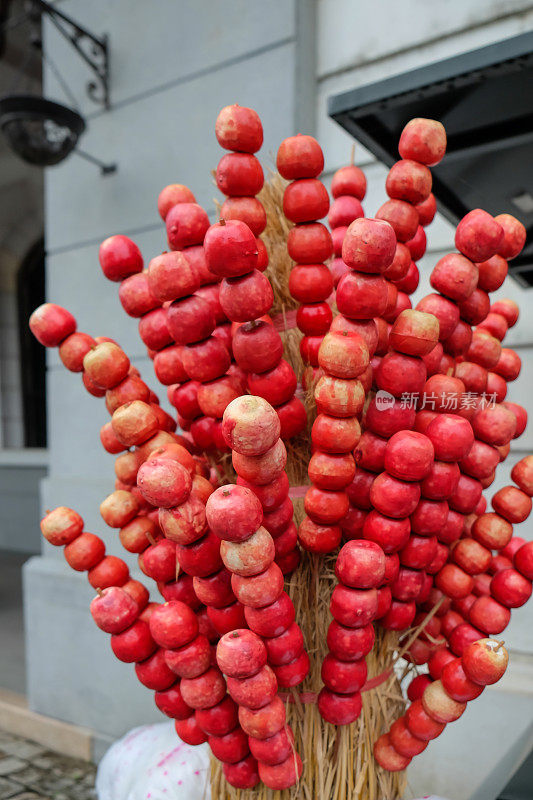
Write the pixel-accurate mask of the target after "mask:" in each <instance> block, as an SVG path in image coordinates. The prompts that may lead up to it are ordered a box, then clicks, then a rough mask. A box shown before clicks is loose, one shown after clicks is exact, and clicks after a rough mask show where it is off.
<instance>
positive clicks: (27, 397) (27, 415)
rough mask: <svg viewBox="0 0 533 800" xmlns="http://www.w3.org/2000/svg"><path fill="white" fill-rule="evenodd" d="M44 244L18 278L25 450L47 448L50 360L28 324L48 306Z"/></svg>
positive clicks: (36, 247) (31, 252) (28, 259)
mask: <svg viewBox="0 0 533 800" xmlns="http://www.w3.org/2000/svg"><path fill="white" fill-rule="evenodd" d="M44 263H45V262H44V241H43V239H40V240H39V241H38V242H36V243H35V244H34V245H33V247H32V248H31V249H30V250H29V252H28V253H27V255H26V256H25V258H24V260H23V261H22V264H21V265H20V268H19V271H18V275H17V305H18V327H19V341H20V369H21V387H22V413H23V419H24V445H25V447H46V356H45V349H44V347H43V346H42V345H40V344H39V342H38V341H37V339H36V338H35V337H34V336H33V335H32V333H31V331H30V329H29V327H28V320H29V318H30V314H31V313H32V311H33V310H34V309H35V308H37V306H39V305H41V303H44V295H45V270H44Z"/></svg>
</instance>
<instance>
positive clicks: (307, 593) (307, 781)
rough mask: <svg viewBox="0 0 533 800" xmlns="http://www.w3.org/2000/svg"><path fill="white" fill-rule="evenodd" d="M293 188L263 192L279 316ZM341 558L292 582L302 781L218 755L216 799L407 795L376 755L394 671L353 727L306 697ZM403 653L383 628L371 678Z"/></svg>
mask: <svg viewBox="0 0 533 800" xmlns="http://www.w3.org/2000/svg"><path fill="white" fill-rule="evenodd" d="M285 186H286V181H284V180H283V179H282V178H281V177H280V175H279V174H277V173H273V172H272V173H271V174H270V177H269V180H268V182H267V183H265V186H264V188H263V190H262V192H261V194H260V195H259V199H260V200H261V202H262V203H263V205H264V207H265V210H266V212H267V219H268V223H267V227H266V229H265V232H264V234H263V240H264V242H265V244H266V246H267V248H268V252H269V259H270V263H269V266H268V268H267V271H266V275H267V277H268V278H269V280H270V283H271V284H272V287H273V289H274V305H273V308H272V315H284V314H287V313H288V312H289V311H292V310H293V309H295V308H296V307H297V305H298V304H297V303H296V302H295V301H294V300H293V298H292V297H291V296H290V293H289V290H288V282H289V274H290V271H291V269H292V266H293V262H292V261H291V259H290V258H289V255H288V253H287V235H288V233H289V230H290V227H291V223H289V222H288V220H287V219H286V218H285V216H284V214H283V211H282V198H283V191H284V188H285ZM281 336H282V338H283V342H284V350H285V352H284V356H285V358H286V359H287V361H289V363H290V364H291V366H292V367H293V369H294V371H295V372H296V374H297V376H298V378H299V380H300V381H301V380H302V378H303V377H304V370H305V368H304V364H303V362H302V359H301V357H300V350H299V343H300V339H301V336H302V334H301V333H300V331H299V330H298V328H296V327H294V328H290V327H289V328H288V329H287V330H285V331H282V332H281ZM310 373H311V374H310ZM311 375H312V372H311V371H309V372H308V373H307V375H306V376H305V377H307V379H308V380H307V384H309V379H310V377H311ZM302 399H303V400H304V402H305V405H306V408H307V414H308V429H307V431H306V432H305V433H304V434H303V435H302V436H300V437H298V438H296V439H293V440H292V441H290V442H287V453H288V460H287V467H286V469H287V474H288V477H289V482H290V485H291V486H302V485H305V484H307V483H308V482H309V480H308V476H307V465H308V463H309V458H310V455H311V450H310V441H311V439H310V430H311V425H312V423H313V420H314V418H315V415H316V409H315V405H314V398H313V386H312V385H308V386H307V390H306V391H305V392H303V393H302ZM293 503H294V518H295V522H296V524H299V522H300V521H301V519H302V517H303V514H304V512H303V500H300V499H298V500H294V501H293ZM335 560H336V553H335V554H332V555H329V556H327V557H317V556H315V555H312V554H309V553H306V552H302V561H301V564H300V566H299V567H298V569H297V570H296V572H295V573H293V575H292V576H291V578H290V580H289V581H288V585H287V591H288V593H289V595H290V597H291V599H292V601H293V603H294V607H295V610H296V619H297V621H298V624H299V625H300V627H301V629H302V632H303V634H304V638H305V643H306V649H307V652H308V653H309V656H310V659H311V671H310V674H309V675H308V677H307V678H306V680H305V681H304V683H303V684H302V686H300V687H298V690H297V691H296V690H291V691H290V692H289V693H287V695H286V697H287V703H286V705H287V721H288V723H289V724H290V725H291V726H292V730H293V732H294V736H295V744H296V749H297V751H298V753H299V754H300V756H301V758H302V761H303V764H304V773H303V776H302V779H301V780H300V782H299V784H298V785H297V786H295V787H293V788H292V789H290V790H286V791H283V792H274V791H272V790H270V789H267V788H266V787H265V786H263V785H261V787H260V788H257V789H253V790H237V789H233V788H232V787H231V786H229V784H228V783H227V782H226V781H225V779H224V775H223V772H222V766H221V764H220V762H218V761H216V760H215V759H212V763H211V796H212V798H213V800H289V798H305V800H398V798H400V797H401V796H402V793H403V789H404V786H405V776H404V773H391V772H386V771H385V770H383V769H381V767H379V766H378V765H377V763H376V762H375V761H374V758H373V755H372V746H373V744H374V742H375V741H376V739H378V737H379V736H380V735H381V734H382V733H383V732H385V731H387V730H388V729H389V728H390V725H391V723H392V722H393V721H394V719H396V718H397V717H398V716H400V714H401V713H402V711H403V709H404V700H403V698H402V693H401V688H400V681H399V679H398V677H397V676H396V674H395V673H394V672H393V673H392V674H391V676H390V677H389V678H388V679H387V680H385V681H384V682H383V683H381V684H380V685H379V686H378V687H376V688H375V689H371V690H370V691H367V692H364V693H363V711H362V713H361V716H360V718H359V719H358V720H357V722H355V723H354V724H353V725H347V726H343V727H339V728H337V727H335V726H333V725H329V724H328V723H325V722H324V721H323V719H322V718H321V716H320V714H319V713H318V708H317V706H316V704H315V703H313V702H311V703H305V704H304V703H302V702H301V700H300V694H304V693H318V692H319V691H320V689H321V688H322V681H321V677H320V669H321V665H322V661H323V659H324V657H325V656H326V654H327V652H328V650H327V645H326V636H327V630H328V626H329V623H330V621H331V614H330V612H329V601H330V597H331V592H332V591H333V588H334V587H335V585H336V582H337V581H336V578H335V573H334V567H335ZM397 651H398V636H397V634H394V633H386V632H383V631H379V630H378V631H377V632H376V643H375V646H374V649H373V651H372V652H371V653H370V654H369V655H368V656H367V664H368V677H369V679H371V678H373V677H375V676H377V675H381V673H383V672H384V671H386V670H388V669H390V668H391V666H392V664H393V659H394V655H395V653H397Z"/></svg>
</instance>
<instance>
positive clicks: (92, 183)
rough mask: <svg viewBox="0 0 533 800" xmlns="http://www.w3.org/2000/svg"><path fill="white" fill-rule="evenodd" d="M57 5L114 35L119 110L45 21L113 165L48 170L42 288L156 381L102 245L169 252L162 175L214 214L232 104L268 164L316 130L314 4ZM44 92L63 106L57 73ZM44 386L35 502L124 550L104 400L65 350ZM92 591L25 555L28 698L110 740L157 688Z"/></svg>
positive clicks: (96, 148) (168, 0)
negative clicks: (104, 629) (76, 516)
mask: <svg viewBox="0 0 533 800" xmlns="http://www.w3.org/2000/svg"><path fill="white" fill-rule="evenodd" d="M61 8H62V10H63V11H64V12H66V13H68V14H72V16H73V17H75V18H76V19H77V20H79V21H80V22H81V23H82V24H84V25H86V26H87V27H88V28H89V29H91V30H93V31H94V32H95V33H103V32H105V33H107V34H108V35H109V39H110V53H111V71H112V77H111V100H112V108H111V110H110V111H102V110H100V109H99V108H98V107H96V106H94V104H91V101H90V100H89V99H88V98H87V97H86V96H85V94H84V86H85V83H86V81H87V79H88V78H89V74H88V73H87V71H86V69H85V67H84V66H83V64H82V62H81V61H79V60H78V59H77V57H76V56H75V55H74V54H73V51H72V50H71V49H69V47H68V46H67V45H66V44H65V43H64V42H63V41H62V40H61V39H60V37H59V36H58V35H57V33H56V32H55V31H54V30H53V29H52V28H50V26H46V30H45V48H46V50H47V51H48V52H50V53H53V58H54V61H55V62H56V64H58V66H59V68H60V69H61V71H62V73H63V74H65V75H67V76H68V80H69V84H70V86H71V88H72V89H73V90H74V91H75V92H76V94H77V97H78V98H79V99H80V101H81V110H82V112H83V113H84V114H86V115H87V116H88V131H87V133H86V135H85V136H84V138H83V140H82V142H81V146H82V148H83V149H85V150H87V151H88V152H90V153H93V154H94V155H95V156H97V157H99V158H101V159H104V160H108V161H116V162H117V163H118V171H117V172H116V173H115V174H114V175H111V176H109V177H105V178H103V177H101V175H100V173H99V171H98V170H97V169H96V168H95V167H93V166H91V165H90V164H87V163H86V162H85V161H83V160H82V159H80V158H78V157H76V156H75V155H73V156H72V157H71V158H69V159H68V160H67V161H66V162H64V163H63V164H62V165H60V166H58V167H55V168H54V169H51V170H49V171H48V172H47V174H46V186H45V192H46V250H47V297H48V299H50V300H53V301H54V302H57V303H60V304H62V305H65V306H67V307H68V308H69V309H70V310H71V311H72V312H73V313H74V314H75V316H76V317H77V319H78V323H79V329H80V330H85V331H87V332H89V333H91V334H93V335H98V334H102V335H107V336H111V337H113V338H115V339H116V340H117V341H118V342H120V344H121V345H122V346H123V347H124V348H125V350H126V351H127V352H128V354H129V355H130V356H131V357H132V360H133V363H135V364H136V365H137V366H138V367H139V368H140V369H141V371H142V374H143V377H144V378H145V380H147V381H148V382H149V383H150V384H151V385H152V387H153V388H157V387H156V385H155V384H156V381H155V379H154V378H153V372H152V366H151V363H150V362H149V361H148V359H147V358H146V355H145V349H144V346H143V345H142V343H141V341H140V339H139V337H138V334H137V323H136V322H135V321H134V320H132V319H129V318H127V317H126V316H125V314H124V313H123V311H122V309H121V307H120V304H119V302H118V297H117V289H116V287H115V286H113V285H111V284H109V282H108V281H107V280H106V279H105V278H104V277H103V275H102V273H101V270H100V267H99V265H98V244H99V243H100V241H101V240H102V239H104V238H105V237H106V236H109V235H110V234H113V233H118V232H121V233H127V234H128V235H130V236H131V237H132V238H133V239H134V240H135V241H136V242H137V243H138V244H139V246H140V247H141V250H142V251H143V253H144V256H145V260H146V261H148V260H149V259H150V258H151V257H153V256H154V255H155V254H157V253H158V252H161V250H162V249H164V248H165V246H166V242H165V233H164V227H163V225H162V224H161V221H160V219H159V217H158V215H157V208H156V200H157V195H158V192H159V191H160V190H161V189H162V188H163V186H165V185H166V184H167V183H171V182H175V181H178V182H181V183H186V184H187V185H189V186H190V187H191V188H192V189H193V191H194V192H195V194H196V196H197V199H198V201H199V202H200V203H202V204H203V205H204V206H205V207H206V209H207V210H208V211H209V212H213V211H214V201H213V198H214V196H215V195H216V194H217V191H216V188H215V187H214V186H213V181H212V176H211V170H212V169H213V168H214V167H216V164H217V161H218V159H219V158H220V156H221V154H222V151H221V149H220V148H219V146H218V144H217V142H216V139H215V136H214V124H215V119H216V116H217V114H218V111H219V110H220V109H221V108H222V107H223V106H224V105H226V104H228V103H232V102H238V103H240V104H242V105H250V106H253V107H254V108H256V109H257V111H258V112H259V114H260V115H261V117H262V120H263V124H264V129H265V143H264V146H263V149H262V151H261V154H260V157H261V159H262V161H263V165H264V166H265V167H267V166H268V165H269V164H272V163H273V162H272V154H275V151H276V149H277V145H278V143H279V141H281V139H283V138H284V137H285V136H287V135H290V134H292V133H294V132H296V131H297V130H300V129H302V130H305V129H309V127H310V125H311V124H312V120H313V118H314V108H313V104H312V102H310V99H309V98H312V96H313V95H312V90H313V69H312V67H311V68H309V65H310V64H311V65H312V60H313V57H314V47H313V40H312V39H310V38H309V37H310V36H311V33H312V29H313V15H312V14H311V12H312V10H313V8H312V4H311V5H310V4H308V3H305V2H297V1H296V0H290V1H289V2H287V0H273V2H270V3H269V4H268V13H265V6H264V4H263V3H260V2H259V1H258V0H252V2H250V0H231V2H229V3H219V2H212V0H197V2H195V3H193V4H192V3H188V2H185V0H180V2H176V0H158V2H156V3H149V4H145V3H133V4H132V3H131V2H126V0H115V1H114V2H109V1H108V0H95V2H92V3H90V4H89V3H84V2H82V0H65V2H64V3H62V6H61ZM304 67H305V68H304ZM45 93H46V94H47V96H49V97H52V98H57V99H60V100H61V101H62V102H65V99H64V97H62V94H61V91H60V88H59V87H58V86H57V84H56V83H55V81H54V78H53V76H52V75H50V73H48V72H47V73H46V74H45ZM47 386H48V434H49V456H50V461H49V463H50V468H49V475H48V478H47V479H46V480H45V481H43V484H42V506H43V507H49V508H53V507H54V506H57V505H59V504H65V505H68V506H72V507H73V508H76V509H77V510H78V511H79V512H80V513H81V514H82V515H83V517H84V519H85V523H86V529H87V530H91V531H94V532H96V533H98V534H99V535H102V536H103V538H104V539H105V541H106V545H107V547H108V551H109V552H111V553H115V554H121V555H124V552H121V547H120V545H119V543H118V540H117V536H116V532H114V531H109V530H105V529H104V525H103V522H102V520H101V519H100V517H99V513H98V506H99V503H100V502H101V500H102V499H103V498H104V497H105V496H106V495H107V494H108V493H109V492H110V491H111V490H112V489H113V482H114V472H113V459H112V457H111V456H109V455H108V454H107V453H105V452H104V451H103V450H102V448H101V447H100V443H99V440H98V430H99V427H100V426H101V425H102V424H103V423H104V422H105V421H107V419H108V418H109V417H108V415H107V412H106V410H105V408H104V404H103V402H102V401H99V400H96V399H95V398H93V397H91V396H89V395H88V394H87V393H86V392H85V391H84V389H83V387H82V385H81V381H80V380H79V378H78V377H77V376H74V375H72V374H70V373H68V372H66V371H65V369H64V368H63V367H62V365H61V364H60V362H59V359H58V356H57V353H56V352H49V354H48V383H47ZM133 563H134V562H133V559H130V566H133ZM92 594H93V592H92V590H90V589H89V587H88V586H87V582H86V579H85V577H84V576H81V575H77V574H75V573H73V572H72V571H70V570H69V568H68V567H67V566H66V565H65V564H64V562H63V560H62V554H61V552H58V551H54V549H53V548H51V547H50V546H47V545H45V546H44V548H43V555H42V557H40V558H36V559H33V560H32V561H31V562H30V563H29V564H28V566H27V568H26V572H25V605H26V625H27V627H26V637H27V650H28V694H29V702H30V704H31V706H32V708H34V709H36V710H37V711H40V712H43V713H45V714H49V715H51V716H56V717H60V718H62V719H65V720H69V721H72V722H75V723H78V724H81V725H84V726H86V727H89V728H93V729H95V730H96V731H97V732H99V733H100V734H103V735H104V736H105V735H107V736H110V737H115V736H118V735H120V734H121V733H123V732H124V731H126V730H127V729H128V728H130V727H132V726H133V725H135V724H139V723H142V722H146V721H147V720H152V719H159V718H160V715H159V712H157V710H156V709H155V707H154V705H153V701H152V698H151V693H150V692H148V691H147V690H146V689H144V688H143V687H142V686H140V684H139V683H138V682H137V681H136V679H135V676H134V674H133V669H132V668H131V667H127V666H125V665H122V664H119V663H118V662H117V661H116V659H114V657H113V656H112V654H111V652H110V649H109V644H108V642H107V641H106V638H107V637H105V636H104V635H103V634H102V633H101V632H99V631H98V630H97V629H96V628H95V626H94V624H93V622H92V620H91V618H90V616H89V614H88V608H87V606H88V603H89V601H90V598H91V596H92Z"/></svg>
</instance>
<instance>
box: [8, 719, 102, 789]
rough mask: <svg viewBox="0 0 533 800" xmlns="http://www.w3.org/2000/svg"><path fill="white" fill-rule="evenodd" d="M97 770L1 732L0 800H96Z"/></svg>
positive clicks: (89, 765) (92, 765) (90, 765)
mask: <svg viewBox="0 0 533 800" xmlns="http://www.w3.org/2000/svg"><path fill="white" fill-rule="evenodd" d="M95 772H96V767H95V766H94V764H89V763H88V762H86V761H78V760H76V759H73V758H65V757H64V756H60V755H58V754H57V753H52V752H50V751H49V750H47V749H46V747H42V746H41V745H40V744H35V742H30V741H28V740H27V739H21V738H19V737H18V736H11V735H10V734H9V733H5V732H4V731H0V800H8V798H9V800H95V798H96V794H95V792H94V789H93V787H94V776H95Z"/></svg>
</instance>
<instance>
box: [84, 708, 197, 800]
mask: <svg viewBox="0 0 533 800" xmlns="http://www.w3.org/2000/svg"><path fill="white" fill-rule="evenodd" d="M96 793H97V796H98V800H204V798H205V800H209V798H210V791H209V748H208V746H207V744H202V745H198V746H197V747H191V746H190V745H188V744H185V743H184V742H182V741H181V739H179V738H178V736H177V734H176V731H175V728H174V723H172V722H163V723H161V724H159V725H143V727H141V728H134V729H133V730H132V731H130V732H129V733H127V734H126V736H124V737H123V738H122V739H120V740H119V741H118V742H115V744H114V745H112V747H110V748H109V750H108V751H107V753H106V754H105V756H104V757H103V759H102V761H101V762H100V765H99V767H98V773H97V776H96Z"/></svg>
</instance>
